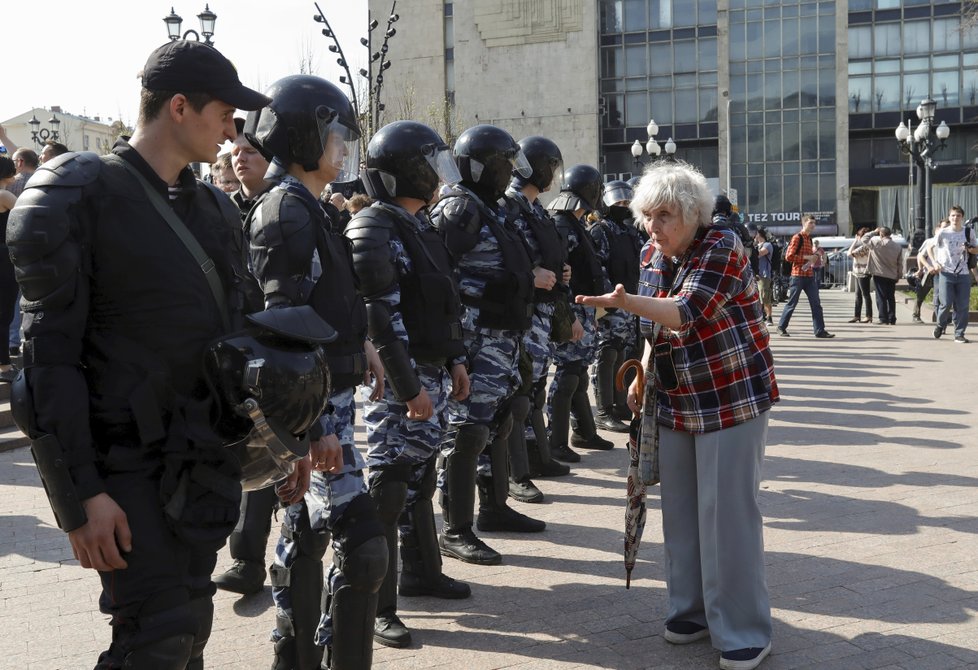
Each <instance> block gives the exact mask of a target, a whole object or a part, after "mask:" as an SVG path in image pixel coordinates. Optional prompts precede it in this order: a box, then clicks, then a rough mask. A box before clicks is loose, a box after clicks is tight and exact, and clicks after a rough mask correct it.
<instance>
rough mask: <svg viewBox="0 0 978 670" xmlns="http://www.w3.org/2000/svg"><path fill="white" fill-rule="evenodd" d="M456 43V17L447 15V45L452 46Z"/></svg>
mask: <svg viewBox="0 0 978 670" xmlns="http://www.w3.org/2000/svg"><path fill="white" fill-rule="evenodd" d="M453 44H455V19H454V18H452V17H451V16H446V17H445V46H447V47H450V46H452V45H453Z"/></svg>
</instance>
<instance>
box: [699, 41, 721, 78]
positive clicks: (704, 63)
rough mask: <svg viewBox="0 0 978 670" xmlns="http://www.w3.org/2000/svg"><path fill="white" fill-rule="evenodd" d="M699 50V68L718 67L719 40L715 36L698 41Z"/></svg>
mask: <svg viewBox="0 0 978 670" xmlns="http://www.w3.org/2000/svg"><path fill="white" fill-rule="evenodd" d="M696 45H697V49H698V50H699V60H698V63H697V69H698V70H699V71H700V72H702V71H703V70H716V69H717V41H716V39H715V38H706V39H701V40H698V41H697V42H696Z"/></svg>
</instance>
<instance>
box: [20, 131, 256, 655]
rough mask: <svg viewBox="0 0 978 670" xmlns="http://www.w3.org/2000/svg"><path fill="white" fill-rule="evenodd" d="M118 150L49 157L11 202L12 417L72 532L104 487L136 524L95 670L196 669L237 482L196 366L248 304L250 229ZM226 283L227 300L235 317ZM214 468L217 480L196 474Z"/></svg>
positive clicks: (107, 575)
mask: <svg viewBox="0 0 978 670" xmlns="http://www.w3.org/2000/svg"><path fill="white" fill-rule="evenodd" d="M113 154H114V155H115V156H116V157H117V158H114V159H109V158H102V159H100V158H99V157H98V156H96V155H95V154H94V153H88V152H85V153H68V154H64V155H63V156H60V157H57V158H55V159H52V160H51V161H49V162H48V163H47V164H45V165H44V166H42V167H41V168H39V169H38V171H37V172H36V173H35V175H34V178H33V179H32V180H31V182H30V185H29V187H28V188H27V189H25V191H24V193H23V194H22V195H21V197H20V199H19V202H18V207H17V208H16V209H15V210H14V211H13V212H12V213H11V216H10V221H9V225H8V231H7V243H8V246H9V248H10V252H11V257H12V259H13V262H14V265H15V266H16V267H17V270H18V280H19V282H20V285H21V288H22V290H23V293H24V302H23V307H24V326H25V337H26V341H25V344H24V375H23V377H22V378H21V380H20V381H19V382H18V383H17V384H15V388H14V397H13V401H14V402H13V404H14V408H15V416H18V417H19V423H20V424H21V425H23V426H24V427H25V430H27V432H28V433H29V434H30V435H31V437H32V438H34V439H35V440H36V441H35V447H34V451H35V456H36V458H37V460H38V470H39V472H40V474H41V477H42V479H43V480H44V482H45V487H46V490H47V492H48V494H49V496H50V497H51V502H52V507H53V508H54V510H55V513H56V515H57V516H58V521H59V524H60V526H61V527H62V529H64V530H65V531H70V530H73V529H75V528H78V527H80V526H82V525H84V524H85V523H86V519H85V515H84V511H82V509H81V507H80V505H79V502H78V501H82V500H85V499H87V498H91V497H92V496H95V495H97V494H100V493H107V494H108V495H109V496H110V497H111V498H112V499H113V500H114V501H115V502H116V503H117V504H118V505H119V506H120V507H121V508H122V509H123V510H124V511H125V513H126V516H127V520H128V524H129V528H130V530H131V531H132V537H133V539H132V551H130V552H128V553H127V554H125V556H124V558H125V560H126V562H127V564H128V567H127V568H126V569H125V570H115V571H112V572H102V573H99V576H100V577H101V579H102V586H103V591H102V595H101V597H100V599H99V607H100V609H101V611H102V612H104V613H105V614H108V615H110V616H111V617H112V629H113V634H112V644H111V646H110V647H109V649H108V650H107V651H105V652H104V653H103V654H102V655H101V656H100V658H99V661H98V664H97V666H96V667H97V668H99V669H110V668H155V667H164V666H161V665H159V664H160V663H171V664H172V663H180V664H181V665H180V667H183V665H182V664H184V663H186V662H187V661H186V659H190V661H189V665H187V666H186V667H187V668H202V667H203V648H204V645H205V643H206V641H207V638H208V635H209V633H210V629H211V618H212V614H213V604H212V596H213V594H214V587H213V585H212V584H211V581H210V575H211V572H212V571H213V569H214V565H215V563H216V560H217V551H218V549H219V548H220V547H221V546H223V544H224V542H225V540H226V538H227V536H228V534H229V533H230V532H231V529H232V528H233V527H234V524H235V522H236V521H237V518H238V505H239V503H240V493H241V487H240V483H239V480H240V468H239V465H238V463H237V461H236V460H235V459H234V457H233V455H231V453H230V452H229V451H228V450H226V449H224V447H223V439H222V438H221V437H220V436H219V435H217V434H215V433H214V432H213V431H212V430H211V428H210V420H209V412H210V408H211V406H212V405H211V400H212V398H211V396H210V394H209V393H208V389H207V384H206V382H205V380H204V376H203V369H202V366H201V360H202V359H203V357H204V353H205V351H206V350H207V348H208V345H209V344H210V343H211V342H212V341H214V340H215V339H216V338H218V337H220V336H222V335H224V334H226V333H227V332H229V329H230V328H233V327H240V319H239V318H238V317H240V315H241V314H242V313H244V312H245V311H246V309H247V304H246V302H247V301H246V295H247V292H246V291H245V288H246V286H247V284H248V281H249V279H248V275H247V271H246V270H245V267H244V255H243V240H242V238H241V227H240V222H239V220H238V217H237V214H236V212H235V211H234V208H233V207H232V205H231V203H230V201H229V200H228V199H227V197H226V196H224V195H223V194H220V193H218V192H217V191H216V190H215V189H214V188H213V187H211V186H209V185H207V184H204V183H203V182H199V181H197V180H196V179H195V178H194V174H193V172H192V171H191V170H190V168H189V167H188V168H185V169H183V170H182V171H181V172H180V174H179V181H178V184H177V186H176V187H175V188H170V189H168V186H167V184H166V183H165V182H164V181H163V180H162V179H160V177H159V176H157V174H156V172H155V171H154V170H153V169H152V168H151V167H150V166H149V164H148V163H147V162H146V161H145V160H144V158H143V157H142V156H140V155H139V153H138V152H137V151H136V150H135V149H133V148H132V147H130V146H129V144H128V143H127V142H125V141H123V140H120V141H119V142H117V143H116V145H115V146H114V147H113ZM126 165H128V166H130V167H129V168H127V167H126ZM130 169H131V170H133V171H135V172H136V173H138V175H140V176H141V177H142V178H143V179H144V180H145V181H146V182H147V183H148V185H149V186H148V187H149V188H151V189H152V190H153V191H155V192H156V193H157V194H158V195H159V197H160V199H161V200H162V202H161V203H160V206H161V207H166V204H165V203H166V202H167V200H168V201H169V205H170V206H171V207H172V208H173V211H174V212H175V213H176V214H177V216H178V217H179V218H180V219H181V220H182V222H183V223H184V224H185V226H186V228H187V229H189V231H190V234H191V235H192V236H193V238H194V239H195V240H196V242H197V243H198V244H199V245H200V247H202V248H203V250H204V251H205V252H206V254H207V255H208V256H209V257H210V259H211V261H213V266H214V267H213V271H215V272H216V276H217V278H218V279H219V286H220V287H221V288H220V289H215V291H212V290H211V286H210V285H209V282H208V279H207V278H206V277H205V273H204V272H202V271H201V266H200V265H199V264H198V262H197V261H196V260H195V258H194V256H193V255H191V253H189V251H188V248H187V247H186V246H185V245H184V243H183V242H182V241H181V239H180V238H179V237H178V236H177V235H175V234H174V232H173V231H172V230H171V229H170V228H169V227H168V224H167V219H165V218H164V217H163V216H162V215H161V214H160V213H158V211H157V209H156V208H155V207H154V205H153V204H152V202H151V200H150V198H149V195H148V193H151V192H152V191H146V190H145V189H144V188H143V187H142V186H141V182H140V181H139V177H137V176H136V175H135V174H133V173H132V172H130ZM216 291H223V293H224V294H225V295H226V300H225V303H226V306H227V307H226V312H227V318H224V317H222V311H223V310H222V308H221V306H220V305H219V303H218V300H217V299H216V298H215V297H214V296H215V292H216ZM31 405H33V407H31ZM42 436H43V437H42ZM39 438H40V439H39ZM51 440H53V446H54V449H53V450H52V449H51V445H52V442H51ZM58 442H60V445H58ZM52 456H53V458H49V457H52ZM204 471H206V472H207V473H208V478H207V480H208V481H209V483H208V484H206V485H204V484H201V482H202V481H204V479H203V478H201V477H191V473H195V472H204ZM178 491H179V492H178ZM184 494H185V495H184ZM161 496H162V501H161ZM178 659H182V660H178ZM165 667H174V666H172V665H166V666H165Z"/></svg>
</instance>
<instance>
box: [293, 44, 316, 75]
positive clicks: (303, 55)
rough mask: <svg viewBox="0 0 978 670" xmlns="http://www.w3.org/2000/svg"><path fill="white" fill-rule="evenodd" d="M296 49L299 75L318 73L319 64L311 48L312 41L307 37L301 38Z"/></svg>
mask: <svg viewBox="0 0 978 670" xmlns="http://www.w3.org/2000/svg"><path fill="white" fill-rule="evenodd" d="M296 48H297V49H298V51H299V74H316V73H317V72H318V71H319V63H318V59H317V58H316V52H315V50H314V49H313V48H312V41H311V40H310V39H309V38H308V37H303V38H302V39H300V40H299V43H298V44H297V45H296Z"/></svg>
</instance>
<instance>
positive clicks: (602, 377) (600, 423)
mask: <svg viewBox="0 0 978 670" xmlns="http://www.w3.org/2000/svg"><path fill="white" fill-rule="evenodd" d="M618 356H619V352H618V350H616V349H613V348H611V347H605V348H604V349H602V350H601V351H599V352H598V360H597V361H595V363H594V377H595V384H594V399H595V400H596V401H597V403H598V413H597V415H596V416H594V417H593V421H594V423H595V424H596V425H597V427H598V428H601V429H603V430H610V431H612V432H614V433H627V432H628V426H626V425H625V424H623V423H622V422H621V421H619V420H618V418H617V417H616V416H615V415H614V413H613V412H612V407H613V405H614V403H615V361H616V360H617V359H618Z"/></svg>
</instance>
